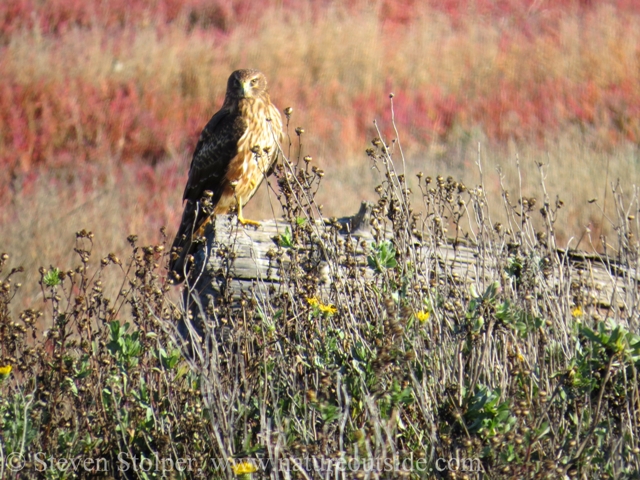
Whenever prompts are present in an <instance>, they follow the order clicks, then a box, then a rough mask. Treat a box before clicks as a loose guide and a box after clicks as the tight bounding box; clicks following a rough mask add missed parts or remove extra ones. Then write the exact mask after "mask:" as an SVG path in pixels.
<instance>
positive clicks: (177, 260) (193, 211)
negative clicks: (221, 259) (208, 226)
mask: <svg viewBox="0 0 640 480" xmlns="http://www.w3.org/2000/svg"><path fill="white" fill-rule="evenodd" d="M210 214H211V213H210V212H209V211H208V209H207V208H206V206H203V205H202V203H201V202H194V201H191V200H187V203H186V205H185V207H184V211H183V212H182V220H181V221H180V226H179V227H178V233H176V238H175V239H174V240H173V245H172V246H171V251H170V253H169V255H170V256H169V273H170V275H171V276H172V277H173V280H174V281H175V282H176V283H180V282H182V281H184V279H185V278H186V277H187V275H188V274H189V268H190V261H189V257H190V255H191V254H192V253H193V251H194V250H195V245H196V243H197V242H198V237H201V235H202V233H203V230H204V229H203V227H204V225H205V223H206V220H207V219H208V218H209V216H210Z"/></svg>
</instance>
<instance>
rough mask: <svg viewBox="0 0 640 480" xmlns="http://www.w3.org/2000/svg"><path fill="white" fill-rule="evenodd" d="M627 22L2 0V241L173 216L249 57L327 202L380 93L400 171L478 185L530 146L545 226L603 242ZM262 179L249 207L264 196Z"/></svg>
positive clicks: (549, 12) (580, 10) (455, 9)
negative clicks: (546, 193)
mask: <svg viewBox="0 0 640 480" xmlns="http://www.w3.org/2000/svg"><path fill="white" fill-rule="evenodd" d="M639 36H640V9H639V8H638V7H637V6H636V3H635V2H632V1H623V0H619V1H610V2H598V3H597V4H595V3H594V4H592V3H591V2H582V1H562V2H553V3H552V4H550V3H549V2H528V1H512V2H498V3H495V2H486V1H480V0H477V1H473V2H468V3H465V4H459V3H458V2H438V1H431V2H411V1H406V2H404V1H381V2H377V3H375V4H373V5H371V4H369V3H368V2H358V1H353V2H346V3H332V2H310V3H308V4H298V3H295V2H291V3H288V2H284V3H282V2H272V3H269V4H268V5H267V6H266V7H264V8H261V9H259V11H257V9H255V8H254V7H252V4H251V2H244V1H235V2H231V3H228V2H204V1H197V0H185V1H177V0H158V1H156V2H152V3H151V4H148V3H147V2H136V1H134V2H124V1H118V0H110V1H107V2H100V3H97V4H94V3H91V2H81V1H77V2H68V1H65V2H62V1H48V2H37V1H35V0H19V1H16V2H3V3H2V4H1V5H0V49H1V54H0V76H1V77H2V79H3V80H2V83H1V84H0V164H1V165H2V169H0V182H1V185H2V188H1V189H0V202H1V206H2V208H1V213H0V222H1V223H0V245H1V246H2V250H3V251H7V252H9V253H11V255H12V258H11V264H12V265H24V266H25V267H26V268H27V269H28V270H32V267H37V266H40V265H44V266H49V265H62V264H64V263H65V262H67V261H68V257H67V258H66V257H64V255H65V254H63V252H66V251H68V247H69V246H70V245H71V244H72V242H73V233H74V232H75V231H76V230H78V229H80V228H86V229H88V230H91V231H93V232H94V233H95V238H96V243H97V247H98V248H99V249H100V250H101V251H103V252H104V253H107V252H109V251H114V252H121V251H122V248H123V247H124V244H125V243H126V242H125V241H124V238H125V237H126V235H128V234H129V233H135V234H138V235H140V236H141V237H142V238H146V239H149V241H151V240H152V239H157V238H158V233H157V232H158V228H159V227H160V226H161V225H167V227H168V229H169V234H171V233H172V229H174V228H175V225H176V224H177V219H178V215H179V213H180V210H181V205H180V198H181V193H182V186H183V184H184V181H185V178H186V172H187V169H188V164H189V161H190V155H191V152H192V149H193V147H194V143H195V141H196V139H197V136H198V133H199V131H200V129H201V128H202V127H203V125H204V124H205V123H206V121H207V120H208V118H209V117H210V115H211V114H212V113H213V112H215V111H216V110H217V108H218V107H219V106H220V104H221V100H222V96H223V94H224V88H225V81H226V78H227V76H228V74H229V72H231V71H232V70H234V69H236V68H239V67H247V66H251V67H255V68H259V69H261V70H263V71H264V72H265V73H266V74H267V76H268V78H269V79H270V84H271V92H272V97H273V99H274V101H275V102H276V104H277V105H279V106H280V108H281V109H282V108H284V107H287V106H291V107H293V108H294V115H293V118H292V122H293V124H292V125H291V127H292V129H293V128H295V127H297V126H302V127H304V128H305V131H306V133H305V135H304V137H303V149H304V153H305V154H309V155H312V156H313V157H314V159H315V160H316V161H317V162H318V163H319V164H320V166H321V167H322V168H323V169H324V170H325V171H326V180H327V181H326V182H325V185H326V186H325V190H324V192H323V193H321V196H320V199H319V200H320V202H321V203H323V205H324V207H325V212H326V213H327V214H328V215H332V214H337V215H340V214H350V213H353V211H354V210H355V208H356V206H357V205H358V204H359V201H360V200H361V199H363V197H365V198H366V197H367V195H369V194H368V193H367V192H370V191H371V186H372V183H371V178H372V174H371V173H370V172H369V168H370V166H371V165H370V163H369V161H368V159H367V157H366V154H365V149H366V148H367V147H368V146H369V145H370V143H369V142H370V140H371V139H372V138H373V137H375V136H378V132H376V126H375V125H374V123H373V121H374V120H377V127H378V128H379V129H380V132H381V133H382V134H383V135H384V138H385V140H386V141H388V142H391V141H392V140H393V139H395V138H397V137H398V134H397V132H396V131H395V129H394V123H392V118H391V117H392V109H391V107H390V104H389V99H388V94H389V93H391V92H393V93H394V94H395V98H394V104H393V115H394V121H395V127H396V128H397V131H398V132H399V138H400V141H401V145H402V148H403V151H404V153H405V155H406V158H407V159H408V161H409V165H408V168H409V170H410V171H414V172H417V171H424V172H426V173H429V174H437V173H440V174H443V175H445V176H446V175H449V174H452V175H456V176H457V177H459V178H461V179H462V180H464V181H465V182H466V183H468V184H475V183H477V182H478V181H479V178H478V176H479V169H478V166H477V163H478V159H480V160H481V164H482V165H481V166H482V170H483V175H484V177H485V181H486V183H487V185H488V188H489V190H490V192H489V194H490V195H491V196H493V197H497V196H498V195H499V194H500V193H499V192H500V187H499V185H500V176H501V175H502V176H503V177H504V183H505V185H506V188H507V189H509V190H511V191H513V192H516V193H517V194H518V195H520V194H522V195H525V196H528V195H534V192H535V191H536V188H537V184H538V179H537V178H538V177H537V175H538V173H537V172H538V169H537V166H536V164H537V163H544V164H548V169H547V170H546V172H547V176H548V178H547V179H546V180H547V185H548V186H549V188H550V194H551V195H554V194H559V195H560V196H561V197H562V199H563V200H564V201H565V204H566V209H565V210H564V212H563V215H564V217H563V219H562V222H561V226H560V229H561V231H560V232H559V233H560V238H561V239H562V240H563V241H565V242H567V243H568V244H569V245H572V246H576V244H577V242H576V241H572V240H571V239H572V238H576V239H577V238H580V237H584V234H585V231H586V230H587V229H588V230H589V231H590V233H591V236H592V238H593V242H592V243H594V247H595V248H601V246H602V243H603V241H602V240H601V239H600V235H601V234H611V228H610V224H609V223H608V221H607V212H609V210H607V209H608V208H610V207H611V204H610V202H609V204H607V199H606V194H605V192H606V190H607V188H608V184H609V183H611V182H616V181H617V180H620V181H621V183H622V186H623V187H624V188H625V189H631V188H632V187H631V186H632V185H633V184H635V183H637V180H638V167H637V155H638V154H637V145H638V142H639V141H640V123H639V122H640V115H639V113H640V78H639V77H640V57H639V54H638V52H639V50H638V45H639V42H638V37H639ZM478 152H479V153H478ZM517 166H519V168H517ZM497 167H499V168H500V172H501V173H497V171H496V168H497ZM520 189H521V190H522V191H521V192H520ZM270 198H272V197H269V195H268V192H267V190H266V189H264V188H263V189H262V191H261V192H260V195H259V197H258V198H257V199H256V200H255V201H253V202H252V203H251V204H250V207H249V208H250V210H251V213H252V214H253V215H254V216H258V217H260V216H266V215H268V216H271V215H273V210H272V206H273V202H272V201H271V202H270V200H269V199H270ZM595 198H597V199H598V201H597V202H594V203H592V204H589V203H588V201H589V200H593V199H595ZM276 214H278V212H276ZM65 247H67V248H65ZM579 247H581V248H591V245H588V244H586V243H585V242H582V243H580V245H579ZM24 291H25V292H29V291H31V290H29V289H25V290H24ZM32 293H33V292H32Z"/></svg>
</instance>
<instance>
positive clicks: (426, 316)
mask: <svg viewBox="0 0 640 480" xmlns="http://www.w3.org/2000/svg"><path fill="white" fill-rule="evenodd" d="M430 316H431V313H430V312H427V311H426V310H423V311H421V312H418V313H416V318H417V319H418V320H420V321H421V322H422V323H424V322H426V321H427V320H429V317H430Z"/></svg>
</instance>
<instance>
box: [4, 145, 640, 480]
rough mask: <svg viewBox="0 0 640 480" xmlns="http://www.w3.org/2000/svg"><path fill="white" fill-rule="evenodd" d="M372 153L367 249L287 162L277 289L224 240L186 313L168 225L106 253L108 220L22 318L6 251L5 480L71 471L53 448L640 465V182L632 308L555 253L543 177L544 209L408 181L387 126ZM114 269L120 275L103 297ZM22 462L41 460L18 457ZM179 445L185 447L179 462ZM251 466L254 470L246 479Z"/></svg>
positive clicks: (454, 472) (622, 208) (284, 467)
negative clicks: (186, 333) (250, 273)
mask: <svg viewBox="0 0 640 480" xmlns="http://www.w3.org/2000/svg"><path fill="white" fill-rule="evenodd" d="M368 162H369V164H370V165H375V166H376V167H377V170H374V171H373V172H374V173H371V174H370V175H371V179H372V180H373V181H375V182H376V183H377V184H378V185H379V187H377V188H376V189H375V192H376V193H375V194H374V198H375V204H374V206H373V208H372V212H371V218H370V219H369V221H368V222H367V223H368V224H369V225H365V227H367V228H368V230H369V231H370V232H371V234H372V235H373V243H372V242H371V237H366V238H365V237H356V235H354V236H351V235H340V234H338V231H339V230H340V229H341V225H340V224H339V222H337V221H332V222H330V224H326V223H324V222H318V223H316V222H313V221H312V220H311V219H313V218H314V217H315V212H316V211H317V209H318V206H317V204H316V202H315V200H314V198H313V197H314V195H313V192H315V191H316V189H317V187H318V183H319V179H320V175H319V174H318V172H317V170H314V169H313V168H312V167H313V165H314V164H313V163H312V164H311V165H307V164H306V163H305V162H302V163H301V164H300V165H298V166H296V165H295V163H294V165H293V166H292V165H291V164H290V163H288V162H284V163H283V165H280V166H278V168H277V169H276V174H275V179H276V180H277V181H274V190H275V192H274V193H275V194H276V195H278V197H279V199H278V200H277V204H278V205H279V206H280V208H281V209H282V211H284V212H285V219H284V222H285V223H286V224H287V230H285V231H284V232H283V233H282V234H281V235H280V236H279V237H278V239H277V240H276V241H275V242H274V243H273V245H271V248H270V250H271V253H270V255H269V256H268V258H269V264H270V265H271V268H272V269H273V270H274V272H277V275H278V277H279V278H280V279H281V281H280V282H276V283H273V284H271V288H268V293H266V294H265V291H264V290H260V289H259V288H258V287H257V285H254V286H253V287H252V288H250V289H249V291H248V292H246V294H245V295H243V296H241V297H240V298H234V297H233V296H232V295H231V292H229V291H227V289H226V287H225V285H228V284H229V283H228V282H229V280H230V278H229V272H230V271H232V270H233V267H234V258H237V257H236V256H235V255H232V253H238V252H237V251H236V248H238V245H236V244H235V241H236V239H237V237H236V236H235V235H231V236H226V235H225V236H222V237H223V238H216V239H215V240H211V238H210V237H209V239H208V241H215V242H217V243H215V244H211V245H210V246H211V247H213V248H212V249H211V256H212V258H216V259H219V260H220V262H221V264H222V265H226V266H227V267H228V268H222V269H219V268H214V269H212V270H211V271H208V272H207V275H212V276H214V277H215V278H216V282H214V283H212V284H211V285H213V290H215V291H216V295H215V296H214V297H211V296H206V295H205V296H204V298H202V297H199V296H198V294H197V293H196V294H195V295H194V297H195V298H197V299H198V300H199V301H200V302H201V303H200V304H199V305H200V308H198V304H195V303H194V304H191V305H190V307H192V309H191V310H189V311H187V310H185V309H184V308H183V307H182V306H181V305H180V303H179V302H174V301H172V299H171V298H170V297H171V295H170V292H171V290H172V287H171V286H170V285H169V284H168V283H167V282H166V278H165V271H164V265H165V264H166V261H167V253H168V252H167V250H166V248H165V247H166V245H163V244H159V243H158V242H154V241H152V242H150V243H147V244H144V243H139V242H136V241H134V240H133V239H132V240H130V241H129V242H130V243H131V244H132V245H131V247H130V249H129V252H128V254H127V255H126V256H123V257H121V258H116V257H115V256H104V257H103V256H102V255H96V254H95V247H94V246H93V243H94V242H95V241H97V238H96V237H94V239H91V238H89V237H88V235H87V234H86V233H80V234H78V235H77V239H76V254H75V256H74V259H73V260H71V261H70V262H69V263H65V264H63V265H60V267H61V268H60V269H59V270H58V269H53V268H50V269H46V270H43V271H42V272H41V276H40V282H39V283H40V287H41V288H42V292H43V294H44V298H43V299H40V300H38V301H35V302H33V303H31V305H30V309H29V310H26V311H24V312H21V313H19V314H18V313H13V312H12V308H11V304H12V302H13V301H14V300H15V296H14V294H15V292H16V290H18V291H19V290H20V289H17V286H16V282H17V281H20V280H21V277H22V274H20V273H19V272H18V273H13V272H11V273H10V272H9V271H8V269H7V265H6V258H5V257H0V274H1V275H2V277H1V278H2V281H1V282H0V367H2V369H1V370H0V394H1V395H0V431H2V434H3V435H2V438H1V441H0V447H2V448H1V449H0V476H3V475H4V476H6V477H7V478H22V476H24V475H27V476H32V477H33V476H37V475H41V474H42V475H43V474H44V472H45V471H46V473H47V475H48V476H50V477H52V478H64V475H65V471H64V468H61V467H60V465H61V464H60V463H59V461H58V460H62V459H80V460H83V459H98V458H100V459H104V460H103V461H102V463H101V464H99V470H98V469H96V468H94V470H90V468H89V469H88V468H87V467H86V464H85V463H82V464H80V465H79V467H75V471H74V473H75V474H76V475H77V476H78V478H83V479H85V478H86V479H89V478H116V479H118V480H120V479H125V478H127V479H128V478H149V476H145V474H147V473H149V472H141V471H139V470H138V471H134V470H132V469H131V468H129V469H128V470H127V471H123V470H122V468H121V467H123V466H124V464H123V462H122V459H124V460H125V461H128V462H131V460H132V458H134V457H135V458H137V459H138V463H139V464H140V459H141V458H143V457H144V458H146V459H156V458H157V459H161V460H162V462H161V463H160V464H158V463H156V462H153V461H152V462H151V463H149V462H148V461H147V463H146V467H145V468H146V469H147V470H149V471H151V472H153V473H154V474H156V476H158V477H160V476H162V475H163V474H166V475H168V476H172V477H174V478H185V479H190V478H202V479H205V478H216V479H218V478H219V479H232V478H238V477H239V478H242V479H243V480H247V479H252V478H260V477H261V476H270V477H272V478H275V479H278V478H295V479H298V478H300V479H308V478H326V479H333V478H336V479H337V478H345V476H350V475H354V476H355V475H357V476H358V478H359V477H362V478H365V479H385V478H398V476H400V475H402V476H403V478H410V479H415V480H417V479H441V478H446V479H458V478H465V475H466V476H467V477H471V478H474V476H475V478H481V479H483V480H485V479H492V480H502V479H504V480H507V479H511V478H523V479H531V480H534V479H540V478H545V479H549V480H551V479H555V478H559V477H560V478H564V477H565V475H566V476H568V477H569V478H580V479H587V478H588V479H603V480H604V479H609V478H619V479H625V480H632V479H634V478H636V477H637V472H638V466H639V464H638V452H640V445H639V444H638V439H637V436H636V434H635V433H636V432H637V431H638V428H639V425H640V418H639V416H638V406H639V405H640V394H639V391H638V382H637V381H636V378H635V377H636V376H637V369H638V368H639V367H640V337H639V336H638V335H637V334H636V333H634V332H637V329H638V317H637V315H635V313H634V312H636V311H637V308H638V305H639V303H640V297H639V296H638V289H637V281H638V280H637V278H636V276H635V274H633V273H632V272H637V271H638V262H639V258H640V257H639V256H638V251H639V245H638V243H637V240H636V238H637V237H634V236H633V235H637V232H638V228H639V226H640V223H639V222H640V220H638V219H637V218H632V217H630V216H628V212H627V209H631V210H632V211H635V210H637V208H638V200H639V199H638V195H637V193H634V194H632V195H627V196H625V195H622V194H621V193H620V192H617V193H616V195H615V200H616V205H617V206H618V207H617V208H616V209H615V214H614V215H612V221H614V222H615V223H616V225H617V227H618V232H619V237H618V238H617V240H619V242H616V243H615V244H614V249H615V254H616V255H615V258H614V256H612V257H609V258H608V260H609V261H616V263H615V264H616V267H617V271H618V273H619V274H620V276H619V277H618V281H620V282H622V283H623V284H624V287H623V288H622V289H621V290H622V291H624V294H623V295H622V296H621V297H620V299H622V300H623V301H624V305H623V306H621V307H620V308H611V309H605V308H604V307H603V305H602V304H600V303H598V301H597V300H596V299H597V297H598V295H595V296H593V297H592V296H590V295H589V294H588V292H590V291H592V290H593V285H592V284H591V280H590V278H588V275H580V273H579V272H578V271H575V270H573V269H571V268H567V267H568V265H567V264H566V257H565V256H564V255H563V254H561V253H559V252H558V251H557V250H555V248H554V247H553V246H554V245H555V244H556V243H557V238H556V237H555V235H554V229H555V226H556V225H558V223H559V220H556V219H555V209H556V205H557V204H556V203H555V202H554V201H553V199H550V198H545V196H544V193H543V192H544V183H545V181H543V182H542V185H541V186H540V188H539V189H533V192H532V193H530V194H529V195H538V196H539V197H540V202H539V203H538V205H539V206H540V207H542V212H539V211H538V209H537V208H535V209H527V208H523V206H521V205H517V202H516V198H513V197H511V198H510V202H511V203H508V202H500V203H491V202H488V201H487V199H486V197H485V195H484V191H486V190H487V189H486V183H485V182H484V181H481V180H478V183H479V184H480V185H479V186H475V185H474V186H471V185H468V186H465V185H464V184H463V183H460V182H458V181H456V180H455V179H453V178H450V179H445V178H441V177H440V178H435V177H434V178H428V177H427V176H421V177H420V182H419V185H417V186H416V187H414V188H413V190H414V193H413V194H409V193H408V190H407V189H406V188H405V187H406V185H405V183H404V182H405V181H410V178H409V177H405V176H403V175H401V174H400V172H401V171H402V168H403V167H402V164H403V163H404V160H403V159H402V158H401V156H400V155H398V154H397V152H396V154H394V155H393V156H390V155H388V153H387V150H386V148H385V147H384V146H383V145H382V144H380V143H378V147H377V148H375V149H372V150H371V151H370V157H369V160H368ZM486 178H487V177H485V180H486ZM324 180H326V176H325V177H323V183H324ZM319 191H320V192H321V191H322V188H321V189H320V190H319ZM546 202H548V203H546ZM545 203H546V204H545ZM412 205H416V206H418V205H423V214H422V215H417V216H416V215H414V213H417V212H416V211H414V210H413V209H412V208H413V207H412ZM416 208H417V207H416ZM500 210H504V211H505V212H506V216H507V221H506V222H505V224H504V226H503V228H496V227H495V225H494V224H493V223H492V220H493V215H494V212H497V211H500ZM525 212H526V213H527V215H523V213H525ZM536 218H538V219H540V218H544V219H545V220H544V221H543V222H542V226H541V227H540V228H538V227H536V225H535V222H534V220H535V219H536ZM281 221H282V220H281ZM448 223H449V224H450V225H451V226H452V227H454V228H451V229H450V230H449V231H448V232H447V231H446V230H445V227H446V226H447V224H448ZM235 228H239V232H241V231H243V228H242V227H238V226H237V225H236V227H235ZM458 228H460V229H461V231H460V234H461V235H463V234H464V233H468V234H469V236H470V238H473V239H475V240H476V241H477V242H478V243H477V245H476V246H472V247H471V248H472V249H475V250H474V251H472V252H469V259H468V261H470V263H469V264H468V267H467V268H468V269H469V273H470V274H469V276H464V278H461V276H460V275H458V274H457V273H456V271H455V269H454V268H453V267H452V263H451V262H453V263H458V262H461V261H463V258H462V257H463V256H464V255H463V254H462V251H459V252H458V253H454V254H453V255H454V257H455V259H451V261H443V258H445V257H446V256H447V255H446V253H445V251H446V250H447V248H448V247H446V246H445V243H446V242H445V238H446V237H447V236H449V235H451V234H452V232H454V231H456V230H457V229H458ZM457 251H458V250H457V249H453V250H452V249H449V254H451V253H452V252H457ZM489 252H490V253H489ZM458 255H460V256H459V257H458ZM364 258H366V261H364V262H363V261H362V260H363V259H364ZM319 259H320V260H322V261H318V260H319ZM325 266H326V268H325ZM193 272H194V275H196V274H197V268H194V270H193ZM474 272H475V273H474ZM108 278H109V279H117V280H119V281H120V282H121V283H120V287H119V288H117V289H111V292H108V291H107V290H108V289H107V288H106V285H105V283H106V279H108ZM211 285H207V287H210V286H211ZM261 292H262V293H261ZM265 295H266V296H265ZM186 298H189V297H186ZM267 298H268V301H266V299H267ZM197 316H200V317H201V318H202V317H206V319H207V322H206V323H205V324H204V325H199V324H198V323H197V322H194V326H196V329H191V330H194V331H193V332H192V334H193V336H194V337H195V338H194V341H193V342H192V343H190V344H188V343H185V341H184V339H183V338H182V337H181V336H180V335H179V334H178V332H177V331H176V325H183V326H186V327H187V328H190V326H191V325H192V323H191V321H190V320H191V319H194V318H197ZM39 323H41V324H43V325H44V326H45V327H46V330H45V331H44V332H43V331H42V329H41V328H38V324H39ZM178 328H180V327H178ZM195 330H198V331H195ZM198 333H202V334H204V335H205V339H200V338H197V337H198ZM9 366H11V367H12V370H11V371H10V372H8V371H7V370H8V367H9ZM37 454H40V455H43V456H44V457H35V455H37ZM10 455H12V457H10V458H13V459H15V458H16V456H20V457H21V458H24V459H27V460H28V462H27V464H26V465H25V466H24V468H23V469H21V470H20V472H19V473H17V474H16V473H14V472H13V471H12V469H11V467H12V466H13V465H14V464H13V463H11V462H10V461H9V456H10ZM34 458H45V459H47V461H46V462H45V464H44V465H42V463H38V462H36V461H34ZM50 458H53V459H54V463H53V464H52V463H50V461H49V459H50ZM455 458H465V459H467V462H465V463H464V464H458V465H457V466H456V464H455V463H453V464H452V463H449V462H448V460H450V459H455ZM179 459H183V460H187V459H188V460H189V461H190V462H194V463H193V464H192V463H189V465H190V468H189V470H185V471H182V472H179V471H178V469H177V468H176V467H175V465H176V463H175V462H177V461H178V460H179ZM337 459H341V460H340V461H341V462H346V464H343V467H342V468H340V467H336V464H335V462H336V461H337ZM438 459H443V460H444V462H445V464H444V465H443V463H442V462H440V463H438ZM169 460H170V461H171V463H168V461H169ZM244 460H248V461H250V462H251V463H252V464H253V465H255V466H256V467H257V470H258V473H255V475H253V476H251V475H249V476H246V477H240V476H239V475H238V472H237V471H235V472H234V470H233V468H232V465H234V464H238V463H239V462H241V461H244ZM313 461H316V462H324V464H323V465H322V466H321V465H318V464H317V463H316V464H315V465H314V464H313V463H312V462H313ZM329 461H333V462H334V463H333V464H332V465H331V467H330V468H327V463H326V462H329ZM295 462H298V463H295ZM366 462H373V464H372V463H366ZM468 462H472V463H468ZM62 465H65V464H62ZM130 465H131V464H130V463H129V466H130ZM452 465H453V466H452ZM90 467H96V464H95V463H92V464H90ZM162 468H164V469H165V471H164V472H163V471H162ZM394 468H395V469H396V470H393V469H394ZM465 468H466V469H469V468H471V469H472V471H469V470H467V471H464V470H465ZM66 470H67V471H68V470H69V468H67V469H66ZM342 470H345V471H346V472H345V471H342ZM399 470H402V471H399ZM67 473H68V472H67ZM348 478H350V477H348Z"/></svg>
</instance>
